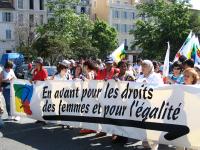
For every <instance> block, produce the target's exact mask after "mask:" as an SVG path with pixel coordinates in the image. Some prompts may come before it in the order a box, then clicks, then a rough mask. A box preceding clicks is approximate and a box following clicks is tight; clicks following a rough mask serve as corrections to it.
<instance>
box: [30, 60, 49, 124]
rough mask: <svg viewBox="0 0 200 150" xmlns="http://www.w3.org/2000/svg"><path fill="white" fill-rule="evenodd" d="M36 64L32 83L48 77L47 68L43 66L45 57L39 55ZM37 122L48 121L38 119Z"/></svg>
mask: <svg viewBox="0 0 200 150" xmlns="http://www.w3.org/2000/svg"><path fill="white" fill-rule="evenodd" d="M35 63H36V66H35V69H34V71H33V77H32V80H31V81H30V82H31V83H32V82H34V83H36V82H37V81H45V80H47V78H48V72H47V70H46V69H44V68H43V59H42V58H41V57H38V58H37V59H36V61H35ZM35 123H41V124H43V125H45V124H46V123H45V122H43V121H39V120H37V121H36V122H35Z"/></svg>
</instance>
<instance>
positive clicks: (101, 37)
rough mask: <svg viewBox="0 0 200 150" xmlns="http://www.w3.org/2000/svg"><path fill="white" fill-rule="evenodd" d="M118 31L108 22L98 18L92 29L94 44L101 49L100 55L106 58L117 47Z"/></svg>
mask: <svg viewBox="0 0 200 150" xmlns="http://www.w3.org/2000/svg"><path fill="white" fill-rule="evenodd" d="M116 37H117V32H116V30H115V28H113V27H110V26H109V25H108V24H107V23H105V22H104V21H101V20H97V21H95V23H94V29H93V31H92V44H93V46H94V47H96V48H98V49H99V57H100V58H105V56H106V55H108V54H109V53H110V52H111V51H113V50H114V49H115V48H116V47H117V39H116Z"/></svg>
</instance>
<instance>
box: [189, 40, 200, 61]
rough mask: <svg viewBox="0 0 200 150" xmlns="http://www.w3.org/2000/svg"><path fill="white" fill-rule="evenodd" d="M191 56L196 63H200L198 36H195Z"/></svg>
mask: <svg viewBox="0 0 200 150" xmlns="http://www.w3.org/2000/svg"><path fill="white" fill-rule="evenodd" d="M191 58H192V59H193V60H194V63H195V64H197V65H200V44H199V39H198V38H197V37H195V41H194V44H193V51H192V54H191Z"/></svg>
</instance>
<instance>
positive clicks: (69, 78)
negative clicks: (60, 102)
mask: <svg viewBox="0 0 200 150" xmlns="http://www.w3.org/2000/svg"><path fill="white" fill-rule="evenodd" d="M53 80H62V81H64V80H71V77H70V75H69V74H67V73H66V74H65V76H63V77H62V76H61V75H60V74H57V75H55V76H54V78H53Z"/></svg>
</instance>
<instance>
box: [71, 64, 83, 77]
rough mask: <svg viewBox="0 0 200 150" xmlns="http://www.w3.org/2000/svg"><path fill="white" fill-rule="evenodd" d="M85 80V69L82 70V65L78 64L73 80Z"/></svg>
mask: <svg viewBox="0 0 200 150" xmlns="http://www.w3.org/2000/svg"><path fill="white" fill-rule="evenodd" d="M84 78H85V77H84V75H83V68H82V66H81V65H80V64H77V66H76V69H75V75H74V77H73V80H82V79H84Z"/></svg>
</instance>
